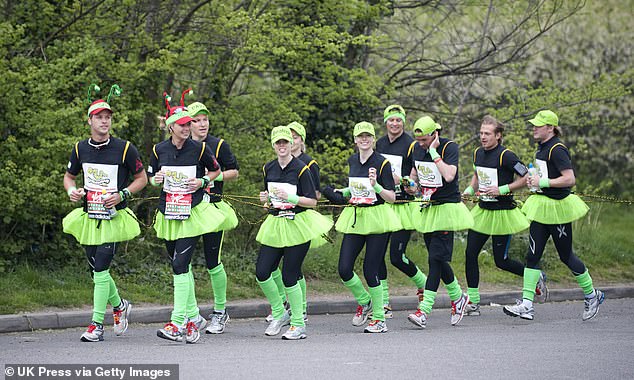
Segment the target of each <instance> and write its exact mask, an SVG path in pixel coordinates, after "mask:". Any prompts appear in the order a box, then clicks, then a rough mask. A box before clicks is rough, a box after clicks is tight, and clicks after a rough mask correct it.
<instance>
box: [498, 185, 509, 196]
mask: <svg viewBox="0 0 634 380" xmlns="http://www.w3.org/2000/svg"><path fill="white" fill-rule="evenodd" d="M498 191H499V192H500V195H506V194H508V193H510V192H511V188H510V187H509V185H508V184H507V185H502V186H500V187H498Z"/></svg>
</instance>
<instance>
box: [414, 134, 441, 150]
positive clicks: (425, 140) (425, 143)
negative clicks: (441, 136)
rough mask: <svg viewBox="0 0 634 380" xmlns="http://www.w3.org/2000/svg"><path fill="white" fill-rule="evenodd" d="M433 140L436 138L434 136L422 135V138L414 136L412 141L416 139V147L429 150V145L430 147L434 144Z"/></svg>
mask: <svg viewBox="0 0 634 380" xmlns="http://www.w3.org/2000/svg"><path fill="white" fill-rule="evenodd" d="M435 138H436V136H435V135H422V136H416V135H414V139H416V142H417V143H418V145H420V146H422V147H423V149H429V145H431V143H432V142H434V139H435Z"/></svg>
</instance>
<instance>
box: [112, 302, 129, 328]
mask: <svg viewBox="0 0 634 380" xmlns="http://www.w3.org/2000/svg"><path fill="white" fill-rule="evenodd" d="M131 312H132V304H131V303H130V302H129V301H128V300H126V299H123V298H121V304H120V305H119V306H117V307H115V308H113V309H112V319H113V320H114V333H115V335H117V336H118V335H123V334H124V333H125V332H126V331H127V330H128V319H129V318H130V313H131Z"/></svg>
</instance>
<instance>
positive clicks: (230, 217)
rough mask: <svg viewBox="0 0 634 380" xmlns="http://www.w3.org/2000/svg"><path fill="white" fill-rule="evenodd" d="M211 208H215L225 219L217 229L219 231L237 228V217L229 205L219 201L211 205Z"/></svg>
mask: <svg viewBox="0 0 634 380" xmlns="http://www.w3.org/2000/svg"><path fill="white" fill-rule="evenodd" d="M211 207H213V208H217V209H218V210H220V211H221V212H222V213H223V214H224V216H225V217H226V219H225V221H224V222H222V224H221V225H220V227H218V230H219V231H229V230H232V229H234V228H236V227H237V226H238V217H237V216H236V212H235V210H234V209H233V206H231V203H229V202H225V201H224V200H221V201H220V202H215V203H211Z"/></svg>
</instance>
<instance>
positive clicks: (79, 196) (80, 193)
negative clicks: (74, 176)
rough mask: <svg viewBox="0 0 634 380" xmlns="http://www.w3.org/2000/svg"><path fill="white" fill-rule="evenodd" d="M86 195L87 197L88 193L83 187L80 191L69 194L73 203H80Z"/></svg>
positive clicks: (75, 190) (76, 190)
mask: <svg viewBox="0 0 634 380" xmlns="http://www.w3.org/2000/svg"><path fill="white" fill-rule="evenodd" d="M84 195H86V192H85V191H84V188H83V187H80V188H79V189H74V190H73V191H71V192H70V194H68V197H69V198H70V201H71V202H78V201H80V200H81V199H82V198H83V197H84Z"/></svg>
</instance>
